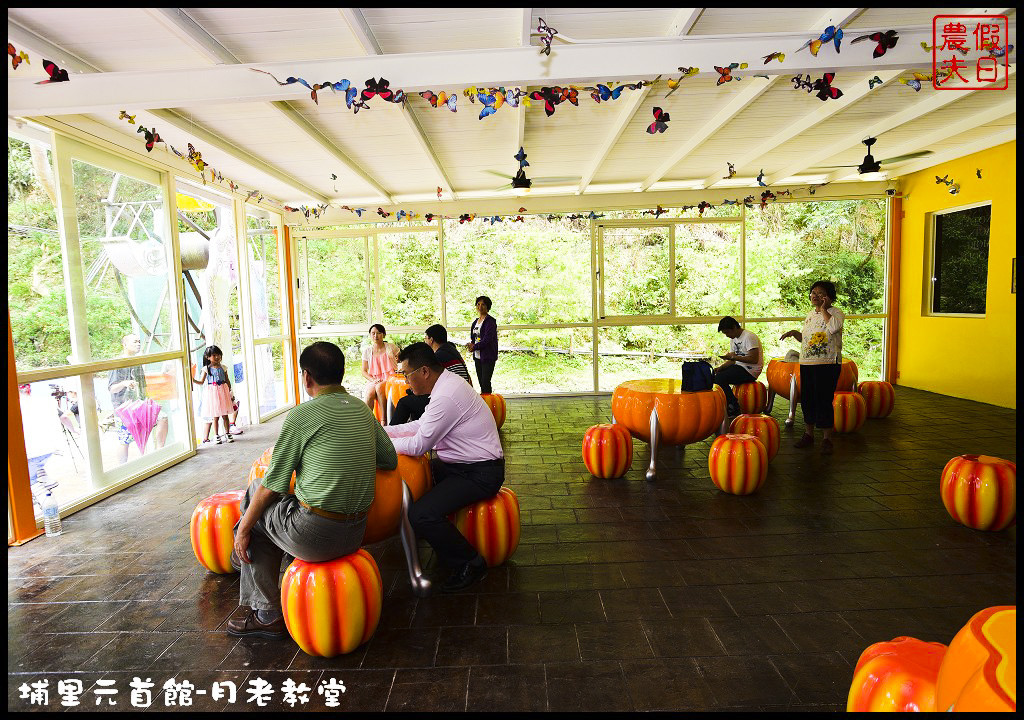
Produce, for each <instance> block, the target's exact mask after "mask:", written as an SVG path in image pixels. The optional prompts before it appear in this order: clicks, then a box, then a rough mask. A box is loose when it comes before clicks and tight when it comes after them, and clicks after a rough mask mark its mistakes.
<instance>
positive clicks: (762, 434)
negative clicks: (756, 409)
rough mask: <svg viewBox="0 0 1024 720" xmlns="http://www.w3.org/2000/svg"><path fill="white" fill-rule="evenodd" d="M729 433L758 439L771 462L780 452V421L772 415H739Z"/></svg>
mask: <svg viewBox="0 0 1024 720" xmlns="http://www.w3.org/2000/svg"><path fill="white" fill-rule="evenodd" d="M729 432H731V433H733V434H738V435H753V436H754V437H756V438H757V439H758V440H760V441H761V444H762V445H764V449H765V451H767V453H768V460H769V462H770V461H771V459H772V458H773V457H775V455H776V454H777V453H778V452H779V442H780V439H779V421H778V420H776V419H775V418H773V417H772V416H771V415H739V416H737V418H736V419H735V420H733V421H732V425H730V426H729Z"/></svg>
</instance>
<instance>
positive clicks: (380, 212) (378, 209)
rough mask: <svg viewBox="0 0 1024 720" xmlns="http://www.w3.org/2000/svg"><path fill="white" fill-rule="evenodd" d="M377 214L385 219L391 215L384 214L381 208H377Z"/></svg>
mask: <svg viewBox="0 0 1024 720" xmlns="http://www.w3.org/2000/svg"><path fill="white" fill-rule="evenodd" d="M377 214H378V215H380V216H381V217H382V218H386V217H388V216H390V215H391V213H389V212H385V210H384V208H382V207H378V208H377Z"/></svg>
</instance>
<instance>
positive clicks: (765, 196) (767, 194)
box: [761, 190, 775, 210]
mask: <svg viewBox="0 0 1024 720" xmlns="http://www.w3.org/2000/svg"><path fill="white" fill-rule="evenodd" d="M774 199H775V193H773V192H772V191H771V190H765V191H764V192H763V193H761V209H762V210H764V206H765V204H766V203H767V202H768V201H769V200H774Z"/></svg>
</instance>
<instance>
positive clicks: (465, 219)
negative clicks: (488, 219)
mask: <svg viewBox="0 0 1024 720" xmlns="http://www.w3.org/2000/svg"><path fill="white" fill-rule="evenodd" d="M475 217H476V215H470V214H469V213H463V214H462V215H459V225H461V224H462V223H467V222H472V221H473V218H475Z"/></svg>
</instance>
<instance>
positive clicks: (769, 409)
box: [764, 388, 775, 415]
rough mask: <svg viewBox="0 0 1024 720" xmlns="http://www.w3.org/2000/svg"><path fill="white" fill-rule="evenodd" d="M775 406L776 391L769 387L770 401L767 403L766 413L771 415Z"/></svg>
mask: <svg viewBox="0 0 1024 720" xmlns="http://www.w3.org/2000/svg"><path fill="white" fill-rule="evenodd" d="M773 407H775V391H774V390H772V389H771V388H768V402H767V403H765V406H764V414H765V415H771V414H772V408H773Z"/></svg>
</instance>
